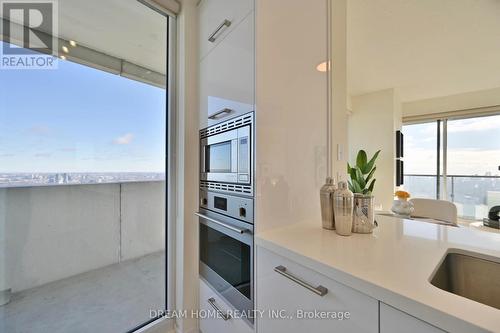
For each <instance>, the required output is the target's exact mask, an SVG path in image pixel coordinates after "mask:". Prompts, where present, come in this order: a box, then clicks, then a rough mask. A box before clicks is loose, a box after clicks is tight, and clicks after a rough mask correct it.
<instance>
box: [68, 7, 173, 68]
mask: <svg viewBox="0 0 500 333" xmlns="http://www.w3.org/2000/svg"><path fill="white" fill-rule="evenodd" d="M59 37H61V38H63V39H66V40H74V41H76V42H77V43H78V44H79V45H82V46H86V47H89V48H91V49H94V50H97V51H100V52H103V53H106V54H108V55H111V56H114V57H117V58H120V59H125V60H127V61H129V62H132V63H134V64H136V65H140V66H142V67H146V68H149V69H152V70H154V71H156V72H158V73H162V74H165V68H166V45H167V43H166V39H167V19H166V18H165V16H162V15H160V14H158V13H157V12H155V11H153V10H152V9H150V8H148V7H146V6H144V5H143V4H141V3H139V2H138V1H137V0H105V1H102V0H60V1H59Z"/></svg>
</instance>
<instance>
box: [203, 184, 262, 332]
mask: <svg viewBox="0 0 500 333" xmlns="http://www.w3.org/2000/svg"><path fill="white" fill-rule="evenodd" d="M200 196H201V198H202V199H201V200H202V203H201V206H200V210H199V212H198V213H197V215H198V216H199V223H200V229H199V231H200V236H199V237H200V264H199V270H200V276H201V277H202V278H203V279H205V281H207V282H208V284H209V285H211V286H212V288H214V289H215V290H216V291H217V292H218V293H219V294H220V295H221V296H222V297H224V298H225V299H226V300H227V301H228V302H229V303H231V304H232V305H233V306H234V308H235V309H237V310H239V311H245V312H246V313H249V312H248V311H251V310H252V309H253V306H254V300H253V295H254V292H253V286H254V284H253V244H254V240H253V233H254V226H253V224H252V223H248V222H245V219H249V218H250V217H251V218H252V219H253V199H250V198H243V197H236V196H231V195H225V194H221V193H211V192H206V191H204V190H201V191H200ZM204 199H206V201H204ZM221 211H222V212H226V214H222V213H221ZM204 301H208V300H200V302H204ZM249 321H250V322H252V320H251V319H249Z"/></svg>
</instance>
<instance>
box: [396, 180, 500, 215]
mask: <svg viewBox="0 0 500 333" xmlns="http://www.w3.org/2000/svg"><path fill="white" fill-rule="evenodd" d="M436 177H437V176H436V175H422V174H406V175H405V176H404V186H405V189H406V190H407V191H409V192H410V193H411V195H412V197H416V198H430V199H435V198H436ZM441 178H442V177H441ZM446 181H447V191H448V195H447V200H449V201H451V202H453V203H455V205H456V206H457V210H458V216H459V217H461V218H463V219H470V220H482V219H483V218H484V217H487V216H488V210H489V209H490V208H491V207H492V206H496V205H500V176H469V175H448V176H447V180H446ZM441 184H443V181H442V179H441ZM441 193H443V188H442V185H441Z"/></svg>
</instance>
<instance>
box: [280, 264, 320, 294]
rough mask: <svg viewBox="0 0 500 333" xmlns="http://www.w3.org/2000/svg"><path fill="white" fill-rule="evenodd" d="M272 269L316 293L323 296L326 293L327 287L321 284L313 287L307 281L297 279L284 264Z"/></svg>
mask: <svg viewBox="0 0 500 333" xmlns="http://www.w3.org/2000/svg"><path fill="white" fill-rule="evenodd" d="M274 271H275V272H276V273H279V274H281V275H283V276H284V277H286V278H288V279H290V280H292V281H293V282H295V283H297V284H299V285H301V286H302V287H304V288H306V289H307V290H310V291H312V292H313V293H315V294H316V295H319V296H325V295H326V294H327V293H328V289H326V288H325V287H323V286H317V287H313V286H311V285H310V284H309V283H307V282H305V281H303V280H301V279H299V278H298V277H296V276H293V275H292V274H290V273H288V271H287V269H286V267H285V266H281V265H279V266H276V267H274Z"/></svg>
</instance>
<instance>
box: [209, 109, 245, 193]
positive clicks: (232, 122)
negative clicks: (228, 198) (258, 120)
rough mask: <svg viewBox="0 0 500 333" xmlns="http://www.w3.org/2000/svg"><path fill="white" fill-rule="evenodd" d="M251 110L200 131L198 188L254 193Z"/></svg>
mask: <svg viewBox="0 0 500 333" xmlns="http://www.w3.org/2000/svg"><path fill="white" fill-rule="evenodd" d="M253 123H254V114H253V112H250V113H247V114H244V115H242V116H239V117H236V118H232V119H229V120H226V121H224V122H221V123H219V124H217V125H214V126H210V127H207V128H205V129H202V130H200V163H201V165H200V187H201V188H202V189H206V190H211V191H223V192H231V193H233V194H239V195H247V196H251V195H253Z"/></svg>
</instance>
